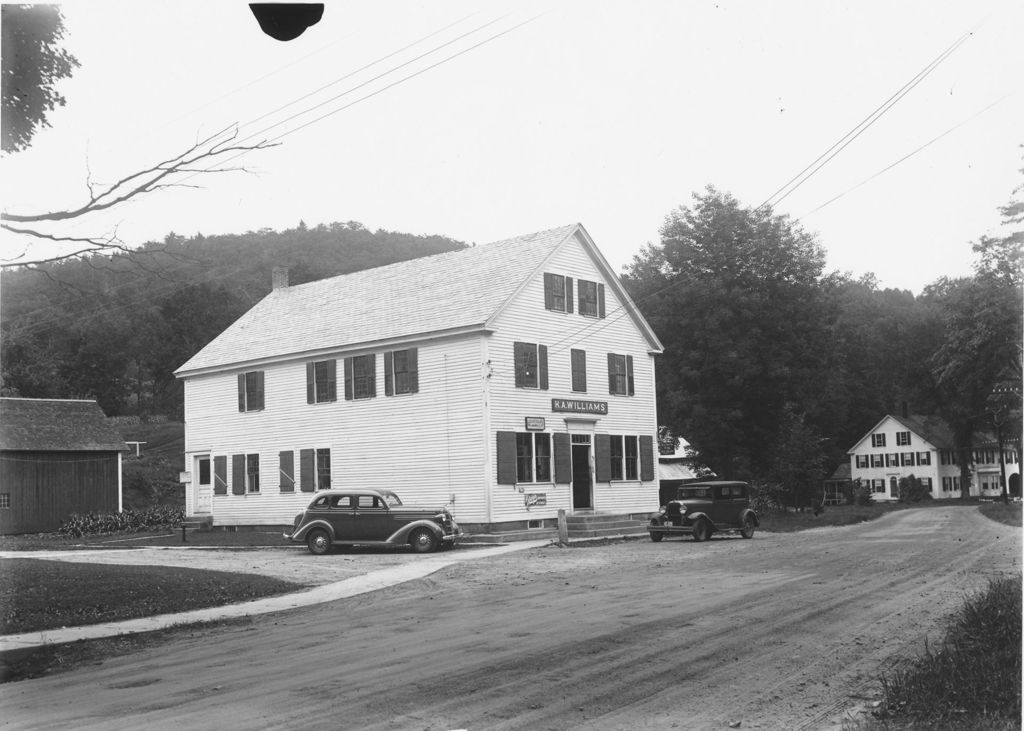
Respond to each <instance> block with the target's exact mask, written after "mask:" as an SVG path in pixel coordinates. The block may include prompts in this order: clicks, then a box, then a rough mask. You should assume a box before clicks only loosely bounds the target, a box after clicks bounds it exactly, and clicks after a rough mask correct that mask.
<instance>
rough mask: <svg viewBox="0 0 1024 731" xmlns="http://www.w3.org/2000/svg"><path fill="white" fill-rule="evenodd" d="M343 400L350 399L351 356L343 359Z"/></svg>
mask: <svg viewBox="0 0 1024 731" xmlns="http://www.w3.org/2000/svg"><path fill="white" fill-rule="evenodd" d="M345 400H346V401H351V400H352V357H351V356H349V357H348V358H346V359H345Z"/></svg>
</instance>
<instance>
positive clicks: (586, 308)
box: [577, 279, 603, 317]
mask: <svg viewBox="0 0 1024 731" xmlns="http://www.w3.org/2000/svg"><path fill="white" fill-rule="evenodd" d="M577 286H578V287H579V295H580V314H581V315H583V316H584V317H597V316H598V314H599V310H598V295H597V292H598V284H597V282H589V281H587V280H586V279H581V280H580V281H579V284H578V285H577ZM601 287H602V288H603V285H601Z"/></svg>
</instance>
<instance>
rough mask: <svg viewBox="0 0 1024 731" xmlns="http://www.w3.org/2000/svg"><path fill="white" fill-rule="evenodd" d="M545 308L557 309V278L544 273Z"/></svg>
mask: <svg viewBox="0 0 1024 731" xmlns="http://www.w3.org/2000/svg"><path fill="white" fill-rule="evenodd" d="M544 307H545V309H548V310H553V309H555V277H554V275H552V274H549V273H548V272H544Z"/></svg>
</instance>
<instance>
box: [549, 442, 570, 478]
mask: <svg viewBox="0 0 1024 731" xmlns="http://www.w3.org/2000/svg"><path fill="white" fill-rule="evenodd" d="M552 436H553V438H554V442H555V444H554V447H555V482H561V483H563V484H566V483H569V482H572V444H571V443H570V440H569V435H568V434H567V433H566V432H555V433H554V434H553V435H552Z"/></svg>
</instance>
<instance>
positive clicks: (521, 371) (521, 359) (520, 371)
mask: <svg viewBox="0 0 1024 731" xmlns="http://www.w3.org/2000/svg"><path fill="white" fill-rule="evenodd" d="M526 348H527V343H513V344H512V349H513V363H514V366H513V367H514V368H515V371H516V386H519V387H520V388H521V387H523V386H525V385H526V364H527V362H528V358H529V355H528V353H527V351H526Z"/></svg>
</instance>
